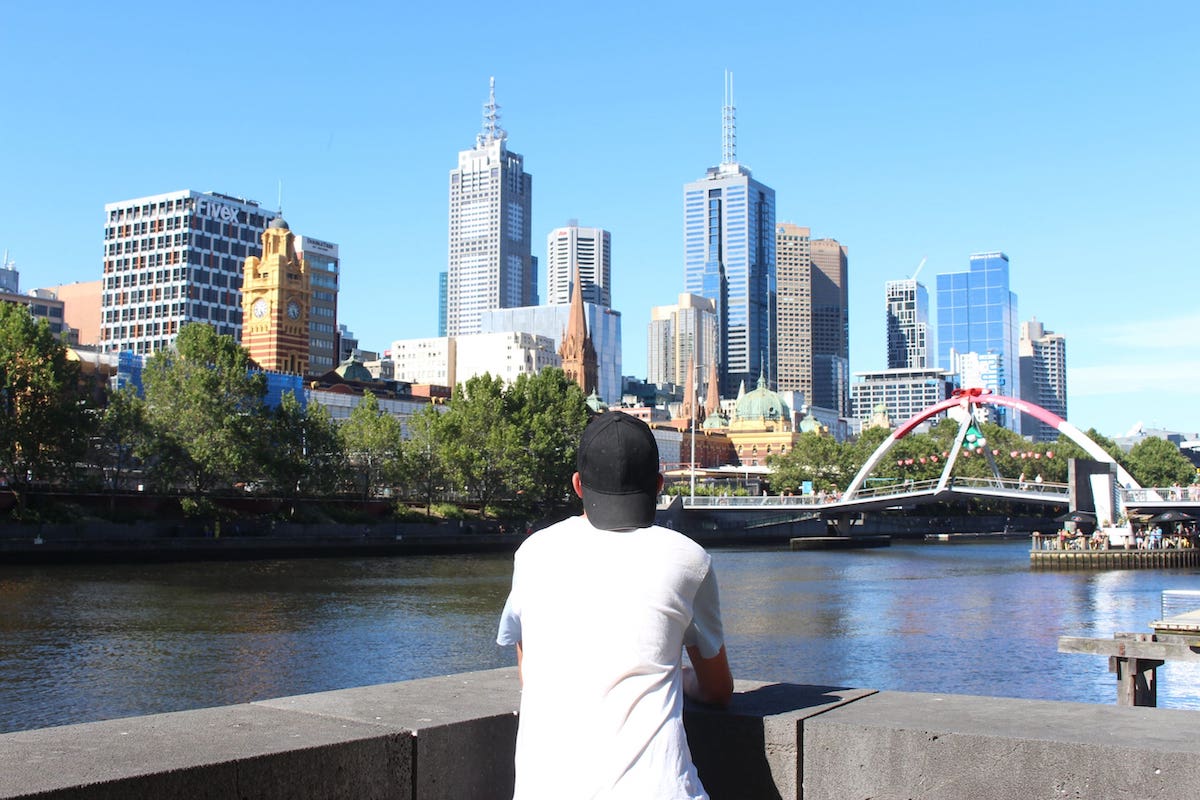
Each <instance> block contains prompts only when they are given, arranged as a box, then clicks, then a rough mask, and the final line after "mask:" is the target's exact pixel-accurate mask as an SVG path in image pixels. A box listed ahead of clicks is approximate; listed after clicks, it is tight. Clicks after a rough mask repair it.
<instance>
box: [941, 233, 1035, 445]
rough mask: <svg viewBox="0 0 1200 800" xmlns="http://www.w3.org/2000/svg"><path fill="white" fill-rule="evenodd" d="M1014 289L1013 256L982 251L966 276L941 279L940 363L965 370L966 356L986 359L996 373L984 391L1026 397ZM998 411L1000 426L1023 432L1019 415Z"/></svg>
mask: <svg viewBox="0 0 1200 800" xmlns="http://www.w3.org/2000/svg"><path fill="white" fill-rule="evenodd" d="M1008 287H1009V264H1008V256H1006V255H1005V254H1004V253H999V252H996V253H976V254H974V255H972V256H971V257H970V263H969V266H968V269H967V271H966V272H950V273H943V274H941V275H938V276H937V352H938V363H937V365H938V366H939V367H941V368H942V369H944V370H947V371H950V372H959V365H958V363H957V361H958V359H959V358H961V357H962V356H964V355H966V354H968V353H975V354H977V355H978V356H979V357H980V358H984V357H986V360H987V361H988V362H989V363H990V364H992V365H994V369H989V370H988V371H987V376H988V377H987V380H986V383H987V385H985V386H983V387H982V388H985V389H990V390H992V391H993V392H995V393H996V394H1002V395H1006V396H1008V397H1020V396H1021V391H1020V377H1019V375H1020V372H1019V369H1018V360H1017V359H1018V355H1017V352H1018V351H1017V334H1018V322H1017V296H1016V294H1014V293H1013V292H1012V291H1010V290H1009V288H1008ZM964 388H970V387H966V386H965V385H964ZM996 410H997V412H998V413H997V420H996V421H997V422H999V423H1000V424H1002V425H1004V426H1005V427H1008V428H1011V429H1013V430H1017V428H1016V425H1017V424H1018V423H1019V420H1018V419H1016V416H1017V415H1016V414H1015V413H1013V412H1010V411H1009V410H1008V409H1000V408H998V409H996Z"/></svg>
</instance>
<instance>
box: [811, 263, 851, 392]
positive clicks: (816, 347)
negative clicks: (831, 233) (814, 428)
mask: <svg viewBox="0 0 1200 800" xmlns="http://www.w3.org/2000/svg"><path fill="white" fill-rule="evenodd" d="M809 248H810V250H811V252H812V263H813V272H812V348H813V379H812V380H813V383H812V394H811V395H809V396H808V404H809V405H813V406H820V407H821V408H829V409H833V410H835V411H837V412H838V413H840V414H842V415H849V414H850V289H849V278H848V273H849V266H850V262H849V257H848V253H847V250H846V246H845V245H844V244H841V243H840V242H839V241H838V240H837V239H813V240H811V241H810V242H809Z"/></svg>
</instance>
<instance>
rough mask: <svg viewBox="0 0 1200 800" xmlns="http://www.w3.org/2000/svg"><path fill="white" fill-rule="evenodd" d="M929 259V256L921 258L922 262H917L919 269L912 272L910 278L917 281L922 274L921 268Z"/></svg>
mask: <svg viewBox="0 0 1200 800" xmlns="http://www.w3.org/2000/svg"><path fill="white" fill-rule="evenodd" d="M928 260H929V256H925V257H924V258H922V259H921V263H920V264H917V271H916V272H914V273H913V274H912V277H911V278H909V280H910V281H915V280H916V279H917V276H918V275H920V274H921V268H922V267H924V266H925V262H926V261H928Z"/></svg>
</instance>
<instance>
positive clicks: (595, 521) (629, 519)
mask: <svg viewBox="0 0 1200 800" xmlns="http://www.w3.org/2000/svg"><path fill="white" fill-rule="evenodd" d="M655 506H656V498H655V497H654V496H653V495H650V494H647V493H646V492H630V493H626V494H610V493H608V492H598V491H596V490H595V489H589V488H588V487H587V486H586V485H585V486H584V487H583V510H584V511H585V512H586V513H587V518H588V522H590V523H592V525H593V526H595V527H597V528H600V529H601V530H605V531H622V530H630V529H632V528H648V527H649V526H651V525H653V524H654V512H655Z"/></svg>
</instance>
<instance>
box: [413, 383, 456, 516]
mask: <svg viewBox="0 0 1200 800" xmlns="http://www.w3.org/2000/svg"><path fill="white" fill-rule="evenodd" d="M442 429H443V425H442V412H441V411H439V410H438V409H437V407H436V406H434V405H432V404H431V405H428V406H425V408H423V409H421V410H420V411H419V412H418V413H416V414H413V415H412V416H411V417H409V419H408V441H407V442H405V446H404V466H403V469H402V476H403V483H404V485H405V486H406V487H409V488H408V489H407V491H406V493H407V494H408V495H409V496H415V497H418V498H420V499H421V500H423V501H424V503H425V513H426V514H428V513H429V507H430V506H431V505H433V501H434V499H435V498H437V497H438V495H439V494H441V492H442V491H443V490H444V488H445V485H446V479H447V471H446V464H445V462H444V461H443V458H442V452H441V446H442V441H443V440H444V437H443V434H442Z"/></svg>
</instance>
